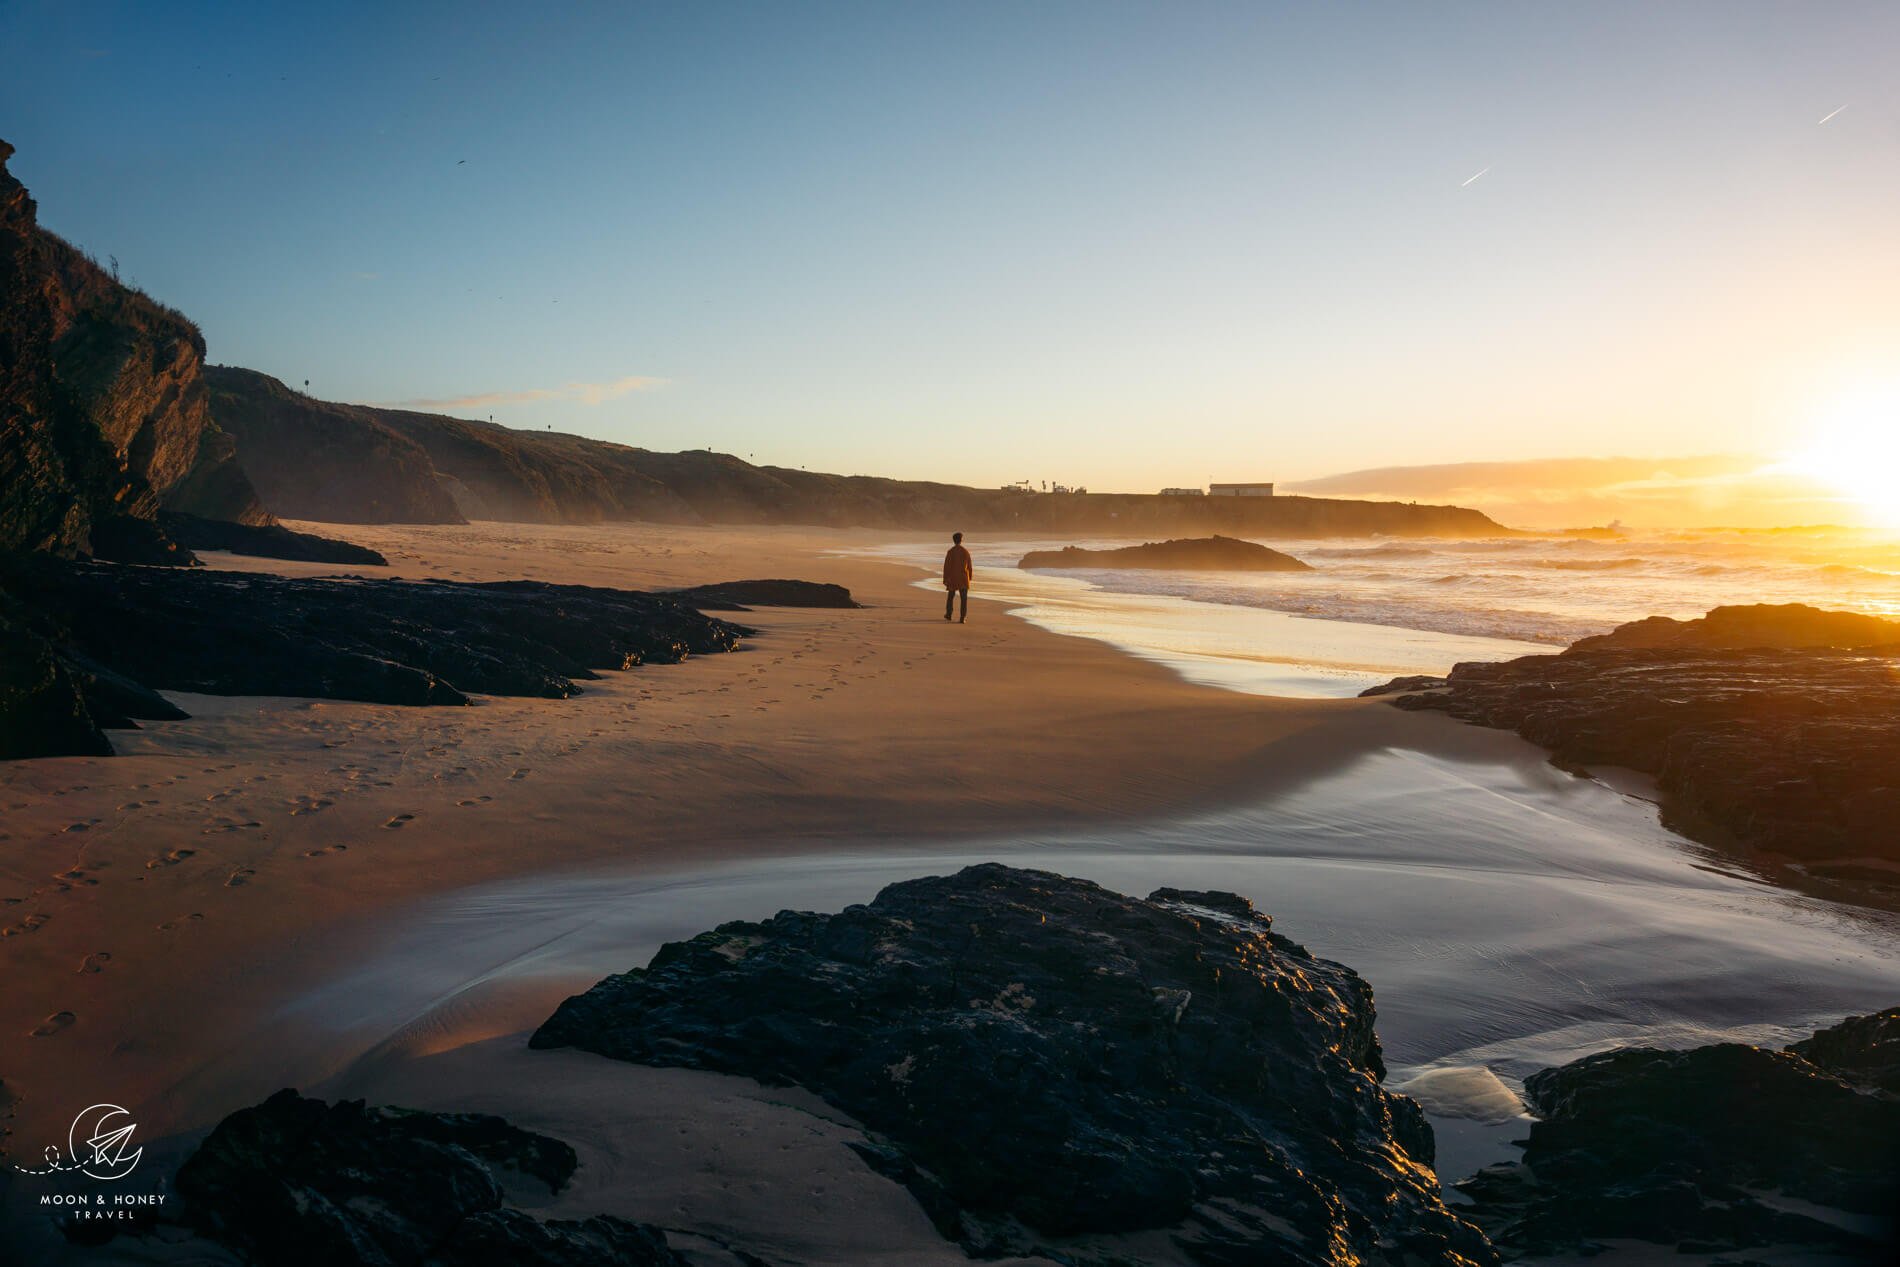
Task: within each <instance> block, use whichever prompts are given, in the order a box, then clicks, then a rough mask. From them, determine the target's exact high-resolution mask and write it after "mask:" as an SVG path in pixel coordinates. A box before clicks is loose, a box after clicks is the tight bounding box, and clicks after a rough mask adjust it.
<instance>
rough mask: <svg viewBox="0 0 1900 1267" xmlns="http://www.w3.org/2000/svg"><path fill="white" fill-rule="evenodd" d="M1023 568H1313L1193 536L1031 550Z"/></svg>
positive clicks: (1250, 546) (1224, 540)
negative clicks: (1106, 547) (1108, 546)
mask: <svg viewBox="0 0 1900 1267" xmlns="http://www.w3.org/2000/svg"><path fill="white" fill-rule="evenodd" d="M1016 566H1017V567H1019V568H1151V569H1164V570H1167V571H1171V572H1310V571H1312V570H1313V569H1312V567H1311V565H1309V564H1306V563H1302V562H1300V560H1298V559H1296V558H1294V557H1293V556H1292V555H1290V554H1282V553H1281V552H1280V551H1278V550H1272V549H1269V548H1267V547H1266V546H1263V545H1259V544H1257V543H1255V542H1252V541H1240V540H1236V539H1235V538H1233V537H1220V536H1214V537H1193V538H1188V539H1184V540H1179V541H1150V542H1148V543H1147V544H1146V545H1138V546H1123V547H1121V548H1120V549H1116V550H1085V549H1083V548H1082V547H1080V546H1064V547H1063V548H1062V549H1060V550H1031V551H1030V552H1029V553H1028V554H1025V555H1024V556H1023V557H1022V559H1021V561H1019V562H1018V563H1017V564H1016Z"/></svg>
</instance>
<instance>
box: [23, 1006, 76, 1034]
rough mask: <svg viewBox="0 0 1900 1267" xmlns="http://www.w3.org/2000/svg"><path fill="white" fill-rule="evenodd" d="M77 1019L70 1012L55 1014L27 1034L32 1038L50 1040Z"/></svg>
mask: <svg viewBox="0 0 1900 1267" xmlns="http://www.w3.org/2000/svg"><path fill="white" fill-rule="evenodd" d="M78 1019H79V1018H78V1017H77V1016H74V1015H73V1014H72V1013H71V1012H55V1013H53V1014H52V1015H51V1016H49V1017H47V1018H46V1019H45V1020H43V1021H41V1022H40V1023H39V1024H38V1025H35V1026H34V1027H33V1028H32V1030H30V1031H29V1032H30V1033H31V1034H32V1036H33V1037H34V1038H51V1037H52V1036H53V1035H54V1034H57V1033H59V1031H61V1030H62V1029H65V1028H66V1027H67V1026H68V1025H71V1024H72V1023H73V1022H74V1021H76V1020H78Z"/></svg>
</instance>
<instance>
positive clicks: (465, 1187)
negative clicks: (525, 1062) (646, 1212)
mask: <svg viewBox="0 0 1900 1267" xmlns="http://www.w3.org/2000/svg"><path fill="white" fill-rule="evenodd" d="M575 1164H576V1163H575V1156H574V1150H573V1149H572V1148H570V1147H568V1146H567V1145H566V1144H564V1143H562V1142H561V1141H560V1140H557V1139H551V1138H549V1137H548V1136H545V1135H536V1134H533V1133H531V1132H529V1131H524V1130H520V1129H518V1128H516V1127H514V1126H511V1125H509V1124H508V1123H507V1122H505V1121H503V1120H502V1119H501V1118H498V1117H491V1116H488V1115H486V1114H479V1113H423V1112H418V1111H415V1110H411V1109H398V1108H370V1107H368V1106H366V1105H365V1104H364V1103H363V1101H361V1100H345V1101H342V1102H339V1103H336V1104H325V1103H324V1102H322V1101H320V1100H311V1099H306V1098H304V1097H302V1096H299V1095H298V1094H297V1093H296V1092H295V1091H291V1090H285V1091H279V1092H278V1093H277V1094H276V1095H274V1096H272V1097H271V1098H270V1099H268V1100H266V1101H264V1103H262V1104H260V1105H257V1106H255V1107H253V1108H248V1109H240V1110H239V1111H238V1112H236V1113H233V1114H231V1116H229V1117H227V1118H225V1119H224V1120H223V1121H222V1122H220V1123H218V1125H217V1127H216V1128H215V1129H214V1130H213V1131H212V1132H211V1134H210V1135H209V1136H208V1137H207V1138H206V1139H205V1141H204V1143H203V1144H201V1145H200V1146H199V1147H198V1150H197V1151H196V1152H194V1153H193V1154H192V1155H191V1157H190V1158H189V1159H188V1160H187V1161H186V1162H185V1164H184V1166H183V1167H181V1168H180V1169H179V1171H178V1179H177V1191H178V1196H179V1198H180V1200H181V1201H182V1203H183V1207H182V1211H181V1217H182V1218H183V1220H184V1221H185V1222H186V1224H187V1225H188V1226H190V1227H191V1228H193V1229H194V1230H196V1231H197V1232H198V1233H199V1234H201V1235H203V1236H205V1237H208V1238H209V1239H211V1240H215V1241H217V1242H219V1243H220V1244H222V1245H224V1246H226V1247H227V1248H229V1249H231V1250H232V1251H234V1252H236V1253H237V1254H238V1255H239V1256H240V1257H242V1258H243V1259H244V1260H245V1261H247V1262H253V1263H259V1264H270V1265H271V1267H305V1265H308V1267H331V1265H332V1264H338V1263H360V1264H367V1265H369V1267H412V1265H413V1267H516V1265H519V1267H582V1265H583V1264H596V1263H597V1264H601V1267H684V1264H685V1262H686V1260H685V1259H683V1258H681V1257H680V1256H679V1255H678V1254H676V1253H675V1252H674V1251H673V1250H672V1249H671V1248H670V1247H669V1246H668V1244H667V1239H666V1234H665V1233H664V1232H662V1231H661V1230H660V1229H658V1228H656V1227H653V1226H651V1225H648V1224H642V1223H632V1222H629V1221H627V1220H625V1219H620V1218H614V1217H611V1216H604V1215H596V1216H594V1217H592V1218H589V1219H585V1220H578V1221H573V1220H561V1219H547V1220H539V1219H536V1218H534V1217H532V1216H531V1215H528V1214H525V1213H523V1212H522V1211H520V1210H519V1209H515V1208H513V1207H512V1206H510V1205H509V1204H507V1201H508V1198H507V1196H506V1195H505V1193H504V1189H503V1184H502V1179H503V1178H506V1179H507V1180H508V1181H509V1182H510V1183H511V1184H513V1183H521V1184H529V1183H532V1184H533V1185H535V1186H537V1187H538V1188H540V1189H542V1190H545V1192H546V1193H547V1194H549V1195H553V1194H555V1193H558V1192H559V1191H560V1190H561V1189H562V1188H563V1187H565V1186H566V1184H567V1182H568V1180H569V1178H570V1177H571V1176H572V1175H573V1173H574V1169H575Z"/></svg>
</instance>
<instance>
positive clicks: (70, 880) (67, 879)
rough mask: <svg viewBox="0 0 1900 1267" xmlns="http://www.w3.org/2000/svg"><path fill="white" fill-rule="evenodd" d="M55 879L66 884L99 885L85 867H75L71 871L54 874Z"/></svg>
mask: <svg viewBox="0 0 1900 1267" xmlns="http://www.w3.org/2000/svg"><path fill="white" fill-rule="evenodd" d="M53 878H54V879H55V880H59V881H61V882H62V883H65V884H97V883H99V882H98V881H97V880H95V879H93V878H92V875H91V873H89V872H88V871H87V870H86V869H85V868H84V867H74V868H73V869H72V870H70V871H57V872H54V874H53Z"/></svg>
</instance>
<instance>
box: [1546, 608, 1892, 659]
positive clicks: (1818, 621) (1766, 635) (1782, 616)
mask: <svg viewBox="0 0 1900 1267" xmlns="http://www.w3.org/2000/svg"><path fill="white" fill-rule="evenodd" d="M1879 646H1888V647H1900V621H1896V620H1882V619H1881V618H1880V617H1878V616H1863V615H1861V614H1860V613H1858V612H1836V611H1824V610H1823V609H1821V608H1819V607H1810V606H1808V605H1807V604H1806V603H1779V604H1775V603H1756V604H1754V605H1752V606H1747V607H1717V608H1714V609H1712V610H1711V611H1710V612H1709V614H1708V615H1706V616H1703V617H1700V618H1699V619H1696V620H1672V619H1670V618H1669V617H1667V616H1651V617H1650V618H1649V619H1647V620H1634V621H1631V622H1630V623H1629V624H1627V625H1619V626H1618V627H1617V628H1616V629H1614V630H1612V631H1611V632H1609V633H1606V634H1599V635H1597V636H1596V637H1594V638H1583V639H1580V640H1578V641H1577V642H1575V643H1573V644H1572V645H1571V647H1570V650H1571V651H1574V652H1585V651H1608V650H1616V651H1628V650H1634V649H1636V648H1640V647H1664V648H1668V649H1670V650H1683V651H1715V650H1722V649H1731V650H1747V649H1751V648H1764V647H1777V648H1782V649H1787V648H1791V647H1839V648H1854V647H1879Z"/></svg>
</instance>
